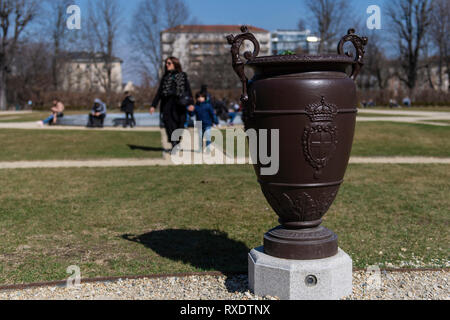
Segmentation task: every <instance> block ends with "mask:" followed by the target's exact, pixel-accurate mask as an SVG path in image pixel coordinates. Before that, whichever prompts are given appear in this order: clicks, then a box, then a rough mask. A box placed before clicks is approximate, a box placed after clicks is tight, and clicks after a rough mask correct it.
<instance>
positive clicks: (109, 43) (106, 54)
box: [86, 0, 121, 102]
mask: <svg viewBox="0 0 450 320" xmlns="http://www.w3.org/2000/svg"><path fill="white" fill-rule="evenodd" d="M92 3H93V2H89V4H90V10H89V13H90V14H89V18H88V28H87V32H88V35H87V36H86V39H87V41H88V43H89V52H90V53H91V58H92V64H93V66H94V68H95V69H96V72H95V75H96V77H97V80H98V81H99V83H100V85H101V86H102V87H103V88H104V90H105V91H106V94H107V96H108V97H109V96H111V92H112V90H113V84H114V79H113V63H114V53H115V50H116V46H117V40H118V35H119V28H120V25H121V11H120V8H119V5H118V2H117V0H96V1H94V4H92ZM108 102H110V101H108Z"/></svg>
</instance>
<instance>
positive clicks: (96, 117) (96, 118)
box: [87, 99, 106, 128]
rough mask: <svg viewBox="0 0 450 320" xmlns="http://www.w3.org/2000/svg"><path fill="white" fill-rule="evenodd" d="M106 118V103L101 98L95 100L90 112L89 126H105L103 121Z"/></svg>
mask: <svg viewBox="0 0 450 320" xmlns="http://www.w3.org/2000/svg"><path fill="white" fill-rule="evenodd" d="M105 118H106V104H105V103H104V102H103V101H102V100H100V99H95V100H94V106H93V107H92V110H91V113H90V114H89V121H88V124H87V127H88V128H103V122H104V121H105Z"/></svg>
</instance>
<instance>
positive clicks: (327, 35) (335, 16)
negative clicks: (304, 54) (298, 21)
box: [306, 0, 349, 53]
mask: <svg viewBox="0 0 450 320" xmlns="http://www.w3.org/2000/svg"><path fill="white" fill-rule="evenodd" d="M306 5H307V6H308V8H309V10H310V11H311V15H312V19H311V27H312V29H313V32H316V33H317V35H318V36H319V37H320V42H319V46H318V52H319V53H323V52H327V51H330V50H333V51H334V50H335V47H334V44H337V41H338V40H339V39H338V38H339V37H341V36H342V35H343V34H345V31H343V30H344V29H345V28H344V27H343V23H344V22H345V17H346V16H347V15H348V12H349V7H348V1H346V0H306Z"/></svg>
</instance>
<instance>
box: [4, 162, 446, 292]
mask: <svg viewBox="0 0 450 320" xmlns="http://www.w3.org/2000/svg"><path fill="white" fill-rule="evenodd" d="M449 180H450V170H448V166H446V165H350V166H349V169H348V171H347V175H346V182H345V183H344V185H343V186H342V188H341V190H340V192H339V195H338V198H337V200H336V201H335V203H334V204H333V206H332V207H331V209H330V211H329V212H328V214H327V215H326V218H325V221H324V224H325V225H326V226H327V227H328V228H330V229H332V230H333V231H335V232H336V233H337V234H338V236H339V245H340V247H341V248H342V249H343V250H345V251H346V252H347V253H349V254H350V255H351V256H352V258H353V261H354V266H355V267H357V268H363V267H366V266H368V265H373V264H380V266H383V265H385V264H387V263H392V264H394V265H396V266H401V265H402V262H412V263H414V264H417V263H418V262H417V261H416V260H419V261H420V262H421V263H420V265H421V266H423V267H427V266H432V267H436V266H443V265H445V263H446V262H447V261H448V243H449V237H448V234H449V232H448V228H449V215H448V208H449V207H450V198H449V197H448V194H449V192H450V187H449V183H448V182H449ZM0 190H2V192H1V193H0V208H1V209H0V232H1V234H2V241H1V242H0V261H1V264H0V283H1V284H12V283H22V282H25V283H27V282H36V281H49V280H62V279H65V278H67V276H68V275H67V274H66V268H67V267H68V266H70V265H78V266H80V268H81V272H82V276H83V277H95V276H124V275H142V274H155V273H173V272H192V271H213V270H217V271H222V272H230V271H239V272H243V273H245V272H246V270H247V252H248V250H249V249H251V248H253V247H256V246H259V245H261V244H262V236H263V233H264V232H265V231H267V230H268V229H269V228H271V227H274V226H276V225H277V218H276V215H275V214H274V212H273V211H272V209H270V208H269V206H268V204H267V202H266V200H265V199H264V197H263V195H262V193H261V191H260V189H259V186H258V184H257V182H256V177H255V175H254V172H253V169H252V168H251V167H250V166H248V165H243V166H190V167H182V166H180V167H147V168H102V169H88V168H84V169H51V170H50V169H38V170H29V169H24V170H1V171H0Z"/></svg>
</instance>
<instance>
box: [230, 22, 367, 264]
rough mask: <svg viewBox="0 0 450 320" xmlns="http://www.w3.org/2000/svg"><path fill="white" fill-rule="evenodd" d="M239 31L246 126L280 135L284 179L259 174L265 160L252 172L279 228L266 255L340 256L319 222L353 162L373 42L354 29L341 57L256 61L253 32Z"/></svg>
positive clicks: (268, 239)
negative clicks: (246, 47)
mask: <svg viewBox="0 0 450 320" xmlns="http://www.w3.org/2000/svg"><path fill="white" fill-rule="evenodd" d="M241 31H242V33H241V34H239V35H237V36H233V35H230V36H228V37H227V40H228V42H229V44H231V46H232V47H231V53H232V57H233V68H234V70H235V71H236V73H237V74H238V76H239V78H240V79H241V81H242V84H243V95H242V97H241V100H242V102H243V104H244V110H243V120H244V123H245V127H246V129H255V130H256V132H259V130H260V129H268V130H272V129H278V130H279V144H280V145H279V152H280V154H279V171H278V173H277V174H275V175H271V176H268V175H267V176H265V175H261V170H260V169H261V167H262V165H261V163H260V162H259V159H258V161H255V165H254V167H255V171H256V174H257V176H258V181H259V183H260V185H261V189H262V192H263V193H264V196H265V197H266V199H267V201H268V202H269V204H270V205H271V207H272V208H273V209H274V210H275V212H276V213H277V215H278V216H279V222H280V223H281V226H279V227H277V228H274V229H272V230H270V231H268V232H267V233H266V234H265V235H264V251H265V253H266V254H268V255H271V256H274V257H278V258H285V259H296V260H309V259H321V258H327V257H331V256H334V255H336V254H337V252H338V241H337V236H336V234H334V233H333V232H332V231H330V230H328V229H327V228H325V227H323V226H321V223H322V217H323V216H324V215H325V213H326V212H327V211H328V209H329V208H330V206H331V204H332V203H333V201H334V199H335V198H336V195H337V193H338V190H339V187H340V185H341V184H342V182H343V178H344V174H345V170H346V168H347V165H348V161H349V158H350V152H351V148H352V143H353V136H354V131H355V122H356V113H357V107H356V106H357V98H356V86H355V82H354V80H355V78H356V76H357V75H358V73H359V71H360V68H361V67H362V65H363V56H364V46H365V45H366V44H367V38H361V37H359V36H357V35H355V31H354V30H353V29H350V30H349V31H348V34H347V35H346V36H344V37H343V38H342V40H341V41H340V43H339V46H338V54H326V55H279V56H265V57H258V54H259V43H258V41H257V40H256V38H255V37H254V35H253V34H251V33H249V32H248V29H247V27H245V26H243V27H242V28H241ZM245 40H248V41H251V42H252V43H253V45H254V50H253V52H249V51H247V52H245V53H244V57H245V58H246V60H247V61H246V62H245V63H244V62H243V61H242V60H241V55H240V52H239V51H240V49H241V46H242V44H243V43H244V41H245ZM346 42H351V43H352V44H353V45H354V47H355V49H356V55H355V57H353V55H352V54H349V53H344V44H345V43H346ZM245 67H250V68H252V69H253V70H254V73H255V75H254V77H253V79H251V80H248V79H247V77H246V75H245V73H244V68H245ZM350 69H351V74H350V75H348V74H347V73H346V71H347V70H350ZM269 150H270V149H269Z"/></svg>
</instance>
